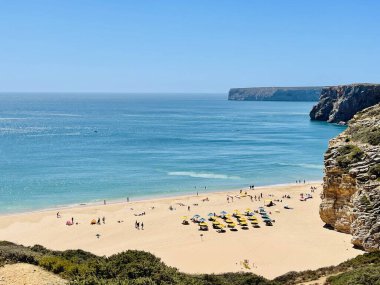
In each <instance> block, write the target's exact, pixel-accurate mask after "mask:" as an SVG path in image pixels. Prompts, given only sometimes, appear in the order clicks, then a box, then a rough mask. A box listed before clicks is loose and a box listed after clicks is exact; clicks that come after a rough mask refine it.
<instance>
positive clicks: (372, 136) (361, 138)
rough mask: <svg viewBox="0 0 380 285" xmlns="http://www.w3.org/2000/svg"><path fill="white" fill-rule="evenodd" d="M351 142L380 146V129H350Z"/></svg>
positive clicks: (359, 127)
mask: <svg viewBox="0 0 380 285" xmlns="http://www.w3.org/2000/svg"><path fill="white" fill-rule="evenodd" d="M350 134H351V136H352V140H354V141H356V142H361V143H369V144H370V145H373V146H376V145H379V144H380V129H379V128H378V127H363V126H357V127H352V128H351V130H350Z"/></svg>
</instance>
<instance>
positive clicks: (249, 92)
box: [228, 87, 322, 101]
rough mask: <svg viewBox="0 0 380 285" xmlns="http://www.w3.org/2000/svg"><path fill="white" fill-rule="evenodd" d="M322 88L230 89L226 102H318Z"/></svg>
mask: <svg viewBox="0 0 380 285" xmlns="http://www.w3.org/2000/svg"><path fill="white" fill-rule="evenodd" d="M321 90H322V87H253V88H232V89H230V91H229V93H228V100H237V101H318V99H319V96H320V95H321Z"/></svg>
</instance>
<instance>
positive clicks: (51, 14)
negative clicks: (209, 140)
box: [0, 0, 380, 92]
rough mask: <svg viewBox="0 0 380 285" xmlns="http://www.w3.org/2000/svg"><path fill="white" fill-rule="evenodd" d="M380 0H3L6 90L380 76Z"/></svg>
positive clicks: (0, 65) (0, 41)
mask: <svg viewBox="0 0 380 285" xmlns="http://www.w3.org/2000/svg"><path fill="white" fill-rule="evenodd" d="M379 11H380V1H377V0H373V1H367V0H356V1H354V0H340V1H339V0H336V1H332V0H326V1H321V0H318V1H307V0H299V1H291V0H290V1H284V0H278V1H270V0H265V1H258V0H257V1H254V0H251V1H249V0H245V1H242V0H229V1H224V0H189V1H182V0H173V1H169V0H168V1H166V0H160V1H158V0H135V1H128V0H118V1H117V0H87V1H85V0H60V1H58V0H45V1H42V0H33V1H31V0H25V1H18V0H8V1H6V0H2V1H0V91H98V92H102V91H113V92H227V91H228V89H229V88H230V87H248V86H295V85H297V86H298V85H299V86H305V85H335V84H343V83H352V82H380V16H379Z"/></svg>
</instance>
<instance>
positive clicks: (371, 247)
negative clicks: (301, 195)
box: [320, 104, 380, 251]
mask: <svg viewBox="0 0 380 285" xmlns="http://www.w3.org/2000/svg"><path fill="white" fill-rule="evenodd" d="M324 160H325V162H324V163H325V176H324V184H323V194H322V203H321V206H320V216H321V218H322V220H323V221H324V222H325V223H326V224H328V225H330V226H332V227H333V228H334V229H335V230H337V231H341V232H344V233H350V234H352V243H353V244H354V245H356V246H358V247H361V248H363V249H365V250H367V251H376V250H380V104H377V105H375V106H373V107H370V108H367V109H365V110H363V111H362V112H359V113H357V114H356V115H355V116H354V118H353V119H352V120H350V121H349V125H348V128H347V129H346V130H345V131H344V132H343V133H342V134H340V135H339V136H338V137H336V138H334V139H332V140H331V141H330V142H329V148H328V150H327V152H326V154H325V158H324Z"/></svg>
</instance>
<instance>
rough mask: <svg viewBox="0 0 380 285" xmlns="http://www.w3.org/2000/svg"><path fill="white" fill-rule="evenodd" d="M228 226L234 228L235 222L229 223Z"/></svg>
mask: <svg viewBox="0 0 380 285" xmlns="http://www.w3.org/2000/svg"><path fill="white" fill-rule="evenodd" d="M228 227H229V228H234V227H236V224H235V223H232V224H229V225H228Z"/></svg>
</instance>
